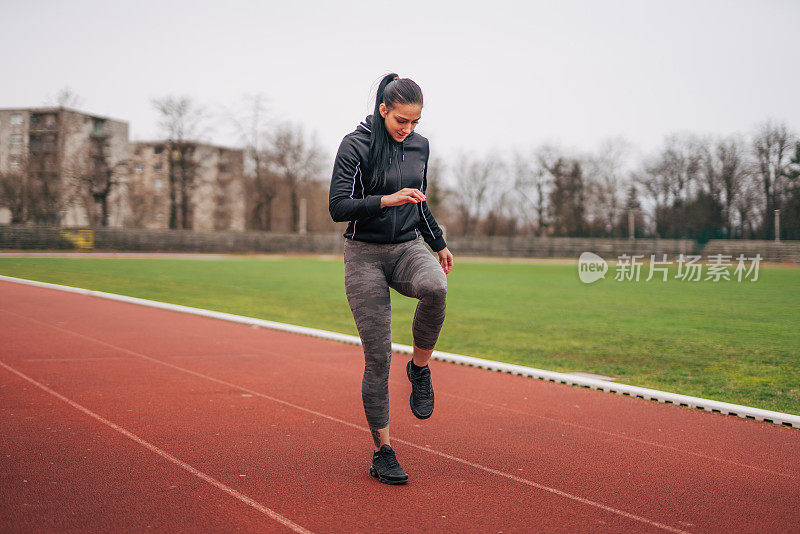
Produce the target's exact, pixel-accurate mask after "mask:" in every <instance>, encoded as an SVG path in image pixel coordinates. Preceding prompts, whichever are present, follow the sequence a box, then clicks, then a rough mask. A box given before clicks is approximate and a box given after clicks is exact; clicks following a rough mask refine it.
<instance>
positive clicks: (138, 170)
mask: <svg viewBox="0 0 800 534" xmlns="http://www.w3.org/2000/svg"><path fill="white" fill-rule="evenodd" d="M133 170H134V172H135V173H136V174H142V173H143V172H144V165H142V164H141V163H137V164H136V166H135V167H134V168H133Z"/></svg>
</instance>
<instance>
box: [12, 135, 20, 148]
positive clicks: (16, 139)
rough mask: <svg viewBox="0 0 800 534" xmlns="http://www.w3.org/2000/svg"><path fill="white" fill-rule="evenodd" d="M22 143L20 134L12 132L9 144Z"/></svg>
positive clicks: (16, 144)
mask: <svg viewBox="0 0 800 534" xmlns="http://www.w3.org/2000/svg"><path fill="white" fill-rule="evenodd" d="M21 144H22V134H12V135H11V145H12V146H18V145H21Z"/></svg>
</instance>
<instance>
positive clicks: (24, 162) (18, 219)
mask: <svg viewBox="0 0 800 534" xmlns="http://www.w3.org/2000/svg"><path fill="white" fill-rule="evenodd" d="M13 158H14V159H13V160H12V161H11V162H10V163H11V164H13V167H12V170H10V171H8V172H3V173H0V206H4V207H6V208H8V210H9V211H10V212H11V224H21V223H24V222H25V221H27V220H28V217H29V207H30V204H31V203H32V201H33V200H34V199H32V198H31V196H32V194H33V191H32V190H31V188H30V186H29V185H28V184H29V181H30V176H29V172H28V158H27V157H25V156H23V155H14V156H13Z"/></svg>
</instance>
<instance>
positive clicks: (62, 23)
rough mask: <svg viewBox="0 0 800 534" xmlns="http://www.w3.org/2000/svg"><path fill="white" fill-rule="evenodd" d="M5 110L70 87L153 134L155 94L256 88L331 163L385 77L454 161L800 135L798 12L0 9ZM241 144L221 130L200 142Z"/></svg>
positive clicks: (653, 4)
mask: <svg viewBox="0 0 800 534" xmlns="http://www.w3.org/2000/svg"><path fill="white" fill-rule="evenodd" d="M0 21H2V30H1V31H0V47H1V49H2V50H3V60H2V75H0V80H2V81H0V107H32V106H37V105H40V104H42V103H43V102H44V100H45V99H46V97H47V96H48V95H55V94H56V93H57V91H58V90H59V89H60V88H61V87H63V86H65V85H69V86H70V87H72V88H73V89H74V90H75V91H76V92H77V93H78V94H79V95H80V96H81V98H82V105H81V106H80V108H81V109H83V110H85V111H87V112H90V113H96V114H100V115H105V116H109V117H112V118H118V119H123V120H126V121H128V123H129V125H130V135H131V139H133V140H143V139H155V138H158V137H160V132H159V131H158V126H157V116H156V113H155V112H154V110H153V108H152V105H151V103H150V99H151V98H155V97H162V96H165V95H168V94H174V95H188V96H191V97H193V98H194V99H196V100H197V101H198V102H200V103H203V104H205V105H206V106H208V107H209V108H210V109H211V110H217V109H219V108H220V107H222V106H228V107H231V106H236V105H237V104H238V103H240V102H241V101H242V95H243V94H245V93H258V92H261V93H264V94H265V95H267V96H268V97H269V98H270V100H271V106H272V111H273V113H274V114H275V116H276V117H277V118H278V119H280V120H291V121H297V122H300V123H302V124H303V125H304V126H305V128H306V130H307V132H308V133H309V135H310V134H311V133H312V132H316V135H317V139H318V140H319V142H320V145H321V146H322V148H323V149H324V150H325V151H326V153H327V154H329V157H330V159H331V161H330V164H331V165H332V162H333V160H332V158H333V154H334V152H335V150H336V148H337V147H338V145H339V142H340V141H341V139H342V137H343V136H344V135H345V134H346V133H348V132H350V131H352V130H353V129H354V128H355V126H356V124H357V123H358V122H359V121H360V120H361V119H363V118H364V116H366V115H367V114H369V113H371V110H372V105H373V99H374V93H375V90H376V88H377V81H378V80H379V79H380V77H381V76H382V75H383V74H386V73H388V72H397V73H399V74H400V75H401V76H403V77H409V78H412V79H414V80H415V81H416V82H417V83H419V85H420V86H421V87H422V90H423V93H424V97H425V107H424V109H423V112H422V120H421V121H420V124H419V126H417V131H418V132H420V133H422V134H423V135H425V136H426V137H428V138H429V139H430V141H431V149H432V153H434V154H438V155H441V156H443V157H445V158H447V157H448V156H452V155H454V154H455V153H456V151H457V150H459V149H461V150H466V151H477V153H479V154H485V153H487V152H488V151H494V150H513V149H520V150H527V149H529V148H532V147H535V146H536V145H538V144H540V143H543V142H551V143H557V144H561V145H562V146H563V147H565V148H568V149H575V150H586V151H593V150H596V149H597V147H599V146H600V143H601V142H602V141H603V140H604V139H607V138H609V137H612V136H622V137H624V138H626V139H628V140H629V141H630V142H631V143H633V144H634V145H635V146H637V147H638V148H639V149H641V150H642V151H644V152H645V153H647V152H648V151H650V150H653V149H654V148H656V147H657V146H658V145H659V144H660V143H661V142H662V140H663V139H664V136H665V135H667V134H669V133H672V132H678V131H691V132H695V133H698V134H731V133H736V132H738V133H748V132H750V131H751V130H752V129H753V128H754V127H755V126H756V125H757V124H758V123H760V122H762V121H763V120H765V119H767V118H773V119H775V120H779V121H783V122H785V123H786V124H787V125H788V126H789V127H790V128H791V129H793V130H794V131H795V132H798V131H800V98H798V95H799V94H800V68H798V67H799V66H800V31H798V29H799V28H800V1H797V0H753V1H740V0H722V1H710V0H688V1H684V0H668V1H655V0H630V1H602V0H586V1H583V0H581V1H578V0H575V1H567V0H558V1H555V0H554V1H531V0H528V1H524V2H504V1H500V0H495V1H491V2H476V3H470V2H464V1H458V2H439V1H433V0H428V1H422V2H418V1H409V0H403V1H402V2H381V1H376V0H370V1H364V2H347V1H335V2H322V1H318V2H301V1H298V2H286V1H282V2H269V1H259V2H256V1H250V2H246V1H232V0H228V1H225V2H222V1H220V2H211V1H198V0H192V1H185V2H177V1H168V0H166V1H165V0H159V1H141V0H137V1H135V2H133V1H131V2H120V1H114V2H107V1H80V2H78V1H66V0H58V1H35V0H21V1H11V0H0ZM208 140H209V141H214V142H217V143H222V144H227V145H235V144H236V142H237V141H236V136H235V132H233V131H232V130H230V129H229V128H226V127H225V126H224V125H220V126H219V127H218V128H217V132H216V133H212V135H211V136H210V137H209V139H208Z"/></svg>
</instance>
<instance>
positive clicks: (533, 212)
mask: <svg viewBox="0 0 800 534" xmlns="http://www.w3.org/2000/svg"><path fill="white" fill-rule="evenodd" d="M511 165H512V168H513V175H514V192H515V194H516V195H518V197H519V200H518V201H517V202H516V203H515V205H516V207H517V208H518V210H519V214H518V217H519V218H520V220H522V221H524V225H525V226H527V227H529V228H530V229H532V230H533V231H534V232H535V233H537V234H539V235H544V233H545V228H546V227H547V226H548V223H547V216H546V212H547V204H546V203H547V195H548V192H547V189H548V187H549V185H548V184H549V181H548V176H549V175H548V174H547V173H546V172H545V170H544V168H543V167H542V166H541V165H540V164H539V161H538V158H537V156H536V155H535V154H533V155H531V156H525V155H523V154H522V153H520V152H516V153H514V155H513V156H512V163H511Z"/></svg>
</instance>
